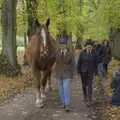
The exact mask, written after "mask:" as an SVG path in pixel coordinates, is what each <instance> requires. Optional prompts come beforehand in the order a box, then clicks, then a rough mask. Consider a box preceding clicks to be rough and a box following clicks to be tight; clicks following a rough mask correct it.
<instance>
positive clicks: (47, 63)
mask: <svg viewBox="0 0 120 120" xmlns="http://www.w3.org/2000/svg"><path fill="white" fill-rule="evenodd" d="M51 65H52V58H51V54H48V55H46V56H42V57H40V60H39V68H40V69H41V70H46V69H48V68H50V67H51Z"/></svg>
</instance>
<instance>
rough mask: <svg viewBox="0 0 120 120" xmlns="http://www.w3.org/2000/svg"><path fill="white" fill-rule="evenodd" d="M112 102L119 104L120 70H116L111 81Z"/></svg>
mask: <svg viewBox="0 0 120 120" xmlns="http://www.w3.org/2000/svg"><path fill="white" fill-rule="evenodd" d="M112 90H113V94H112V104H113V105H118V106H120V71H116V72H115V73H114V75H113V81H112Z"/></svg>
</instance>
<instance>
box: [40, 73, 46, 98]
mask: <svg viewBox="0 0 120 120" xmlns="http://www.w3.org/2000/svg"><path fill="white" fill-rule="evenodd" d="M41 80H42V81H41V82H42V89H41V97H42V98H46V95H45V88H46V84H47V75H46V73H43V78H42V79H41Z"/></svg>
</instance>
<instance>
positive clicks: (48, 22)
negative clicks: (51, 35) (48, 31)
mask: <svg viewBox="0 0 120 120" xmlns="http://www.w3.org/2000/svg"><path fill="white" fill-rule="evenodd" d="M49 25H50V18H48V19H47V22H46V26H47V27H49Z"/></svg>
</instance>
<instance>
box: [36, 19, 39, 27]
mask: <svg viewBox="0 0 120 120" xmlns="http://www.w3.org/2000/svg"><path fill="white" fill-rule="evenodd" d="M35 25H36V26H37V27H40V23H39V21H38V19H36V20H35Z"/></svg>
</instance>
